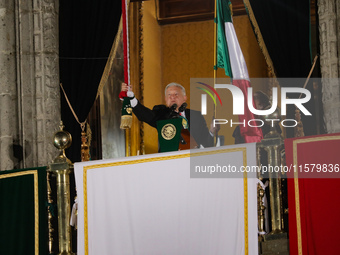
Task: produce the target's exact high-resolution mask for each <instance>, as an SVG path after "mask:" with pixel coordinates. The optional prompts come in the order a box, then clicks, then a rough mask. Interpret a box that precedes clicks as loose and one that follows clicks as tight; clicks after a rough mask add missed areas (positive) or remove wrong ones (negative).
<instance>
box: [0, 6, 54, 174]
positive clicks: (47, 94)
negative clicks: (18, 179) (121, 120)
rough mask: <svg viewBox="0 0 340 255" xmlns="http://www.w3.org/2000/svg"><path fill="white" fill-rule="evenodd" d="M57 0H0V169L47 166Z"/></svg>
mask: <svg viewBox="0 0 340 255" xmlns="http://www.w3.org/2000/svg"><path fill="white" fill-rule="evenodd" d="M58 10H59V2H58V0H27V1H20V0H10V1H8V0H0V119H1V123H0V157H1V161H0V169H1V170H5V169H13V168H27V167H37V166H45V165H47V164H48V163H50V162H51V161H52V159H53V158H54V157H55V156H56V155H57V151H56V149H55V148H54V146H53V143H52V142H53V134H54V132H55V131H56V130H58V126H59V122H60V95H59V59H58V57H59V54H58V49H59V46H58V40H59V39H58V38H59V37H58Z"/></svg>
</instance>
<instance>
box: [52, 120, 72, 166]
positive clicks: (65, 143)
mask: <svg viewBox="0 0 340 255" xmlns="http://www.w3.org/2000/svg"><path fill="white" fill-rule="evenodd" d="M59 127H60V130H59V131H57V132H55V134H54V137H53V144H54V146H55V147H56V148H57V149H59V155H58V156H57V157H56V158H55V159H54V161H53V162H54V163H58V162H63V161H65V160H66V161H67V162H68V163H71V161H70V160H69V159H68V158H67V157H66V155H65V150H66V149H67V148H69V147H70V146H71V144H72V136H71V134H70V133H69V132H67V131H65V130H64V127H65V126H64V124H63V122H62V121H60V125H59Z"/></svg>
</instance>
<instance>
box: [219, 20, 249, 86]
mask: <svg viewBox="0 0 340 255" xmlns="http://www.w3.org/2000/svg"><path fill="white" fill-rule="evenodd" d="M224 27H225V35H226V39H227V44H228V51H229V57H230V65H231V71H232V73H233V80H248V81H249V74H248V69H247V65H246V61H245V60H244V57H243V54H242V51H241V47H240V44H239V42H238V40H237V36H236V33H235V29H234V25H233V23H231V22H225V23H224Z"/></svg>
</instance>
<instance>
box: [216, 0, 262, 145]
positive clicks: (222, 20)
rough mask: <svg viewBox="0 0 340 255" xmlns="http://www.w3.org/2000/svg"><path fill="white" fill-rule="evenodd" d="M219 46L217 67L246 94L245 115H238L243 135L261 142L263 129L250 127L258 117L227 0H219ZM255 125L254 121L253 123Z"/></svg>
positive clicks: (250, 140)
mask: <svg viewBox="0 0 340 255" xmlns="http://www.w3.org/2000/svg"><path fill="white" fill-rule="evenodd" d="M216 4H217V8H216V10H217V13H216V22H217V47H216V50H217V52H216V56H217V63H216V67H219V68H224V69H225V74H226V75H227V76H229V77H230V78H231V79H232V84H233V85H235V86H237V87H238V88H240V89H241V90H242V92H243V95H244V99H245V100H244V104H245V105H244V110H245V112H244V115H238V117H239V122H242V123H244V124H240V129H241V135H242V137H243V138H244V140H245V142H246V143H252V142H260V141H261V139H262V138H263V135H262V130H261V129H260V128H257V127H249V125H248V120H251V119H256V117H255V116H254V114H253V113H252V112H250V111H249V109H248V104H247V98H248V92H247V88H248V87H250V86H251V85H250V80H249V75H248V69H247V65H246V62H245V60H244V57H243V54H242V51H241V47H240V44H239V43H238V40H237V36H236V33H235V29H234V25H233V20H232V16H231V11H230V7H229V6H230V5H231V2H230V1H227V0H217V2H216ZM251 125H254V122H252V123H251Z"/></svg>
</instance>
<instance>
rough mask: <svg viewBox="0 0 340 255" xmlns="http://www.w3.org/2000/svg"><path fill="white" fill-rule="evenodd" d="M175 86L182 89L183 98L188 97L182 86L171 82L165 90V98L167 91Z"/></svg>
mask: <svg viewBox="0 0 340 255" xmlns="http://www.w3.org/2000/svg"><path fill="white" fill-rule="evenodd" d="M173 86H175V87H178V88H180V89H181V90H182V92H183V96H185V95H186V94H185V88H184V87H183V86H182V85H181V84H179V83H176V82H171V83H169V84H168V85H166V87H165V90H164V93H165V96H166V90H167V89H168V88H170V87H173Z"/></svg>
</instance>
